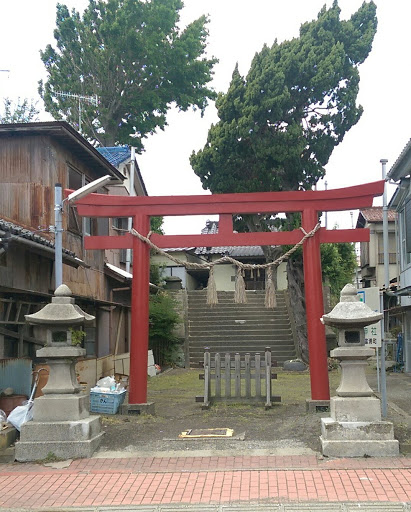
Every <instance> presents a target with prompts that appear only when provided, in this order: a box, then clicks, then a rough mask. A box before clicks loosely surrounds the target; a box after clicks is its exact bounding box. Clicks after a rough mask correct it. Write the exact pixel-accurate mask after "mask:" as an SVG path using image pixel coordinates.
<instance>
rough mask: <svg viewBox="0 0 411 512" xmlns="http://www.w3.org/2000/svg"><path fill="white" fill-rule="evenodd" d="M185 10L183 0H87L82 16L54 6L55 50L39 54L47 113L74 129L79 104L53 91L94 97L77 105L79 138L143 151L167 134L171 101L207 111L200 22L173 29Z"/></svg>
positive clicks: (208, 71)
mask: <svg viewBox="0 0 411 512" xmlns="http://www.w3.org/2000/svg"><path fill="white" fill-rule="evenodd" d="M182 7H183V2H182V1H181V0H146V1H143V0H106V1H103V0H89V5H88V7H87V9H86V10H85V12H84V14H83V16H82V17H81V16H80V14H79V13H78V12H76V10H75V9H73V10H72V11H71V13H70V12H69V10H68V8H67V7H66V6H65V5H62V4H57V20H56V24H57V28H56V29H55V31H54V37H55V39H56V48H54V47H52V46H51V45H48V46H47V48H46V49H45V50H44V51H42V52H41V59H42V61H43V63H44V65H45V67H46V70H47V72H48V79H47V81H46V82H45V83H44V84H43V83H42V82H39V93H40V95H41V96H42V98H43V99H44V103H45V107H46V110H47V111H48V112H50V113H51V114H52V115H53V117H54V118H55V119H65V120H67V121H68V122H69V123H70V124H72V125H73V126H78V101H76V100H74V99H69V98H64V97H61V96H59V95H56V94H55V93H56V92H70V93H73V94H77V95H82V96H95V95H97V96H98V107H95V106H93V105H91V104H89V103H87V102H83V103H82V105H81V107H82V131H83V132H84V135H85V136H86V137H88V138H89V139H90V140H92V141H94V142H96V143H99V144H101V145H103V146H113V145H115V144H116V143H118V142H121V143H123V144H130V145H133V146H136V147H138V149H140V150H142V149H143V144H142V139H144V137H146V136H147V134H150V133H153V132H154V131H155V129H156V128H157V127H160V128H162V129H163V128H164V126H165V125H166V113H167V111H168V109H169V108H170V106H171V104H172V103H173V102H174V103H175V104H176V105H177V106H178V107H179V108H180V109H181V110H187V109H188V108H189V107H190V106H192V107H193V108H199V109H201V110H204V108H205V107H206V106H207V100H208V98H214V97H215V93H214V92H213V91H212V90H211V89H209V88H208V87H207V84H208V82H209V81H210V80H211V77H212V68H213V66H214V64H215V62H216V60H215V59H206V58H205V57H204V51H205V46H206V39H207V35H208V32H207V28H206V25H207V18H206V17H205V16H202V17H200V18H199V19H197V20H196V21H194V22H192V23H191V24H189V25H188V26H187V27H186V28H185V29H184V30H182V31H180V30H179V29H178V22H179V12H180V10H181V9H182Z"/></svg>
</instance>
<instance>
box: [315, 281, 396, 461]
mask: <svg viewBox="0 0 411 512" xmlns="http://www.w3.org/2000/svg"><path fill="white" fill-rule="evenodd" d="M382 317H383V315H382V314H381V313H376V312H374V311H372V310H371V309H370V308H369V307H368V306H367V305H366V304H364V303H363V302H361V301H360V300H359V298H358V296H357V290H356V288H355V287H354V286H353V285H352V284H347V285H346V286H345V287H344V288H343V290H342V291H341V297H340V302H339V303H338V304H337V305H336V306H335V308H334V309H333V310H332V311H331V312H330V313H328V314H327V315H323V317H322V319H321V321H322V322H323V323H324V324H325V325H329V326H330V327H336V328H337V329H338V345H339V347H338V348H336V349H334V350H332V351H331V353H330V355H331V357H335V358H336V359H338V360H339V361H340V364H341V382H340V385H339V387H338V389H337V390H336V393H337V396H335V397H332V398H331V400H330V414H331V417H330V418H322V419H321V437H320V439H321V446H322V452H323V455H326V456H330V457H363V456H365V455H368V456H379V457H382V456H395V455H398V453H399V445H398V441H397V440H395V439H394V434H393V425H392V423H391V422H388V421H381V406H380V401H379V400H378V398H376V397H375V396H374V392H373V390H372V389H371V388H370V386H369V385H368V382H367V379H366V375H365V369H366V367H367V365H368V362H367V361H368V359H369V358H370V357H371V356H372V355H374V350H373V349H372V348H370V347H367V346H365V336H364V327H366V326H367V325H371V324H374V323H376V322H378V321H379V320H381V318H382Z"/></svg>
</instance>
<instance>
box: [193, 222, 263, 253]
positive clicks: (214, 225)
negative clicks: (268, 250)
mask: <svg viewBox="0 0 411 512" xmlns="http://www.w3.org/2000/svg"><path fill="white" fill-rule="evenodd" d="M217 233H218V221H215V220H208V221H207V222H206V226H205V228H203V229H202V230H201V234H202V235H215V234H217ZM195 254H224V255H227V256H231V257H232V258H247V257H253V256H254V257H255V256H260V257H261V256H264V253H263V250H262V249H261V247H260V246H259V245H252V246H247V245H244V246H239V247H231V246H226V247H209V248H207V247H197V249H196V250H195Z"/></svg>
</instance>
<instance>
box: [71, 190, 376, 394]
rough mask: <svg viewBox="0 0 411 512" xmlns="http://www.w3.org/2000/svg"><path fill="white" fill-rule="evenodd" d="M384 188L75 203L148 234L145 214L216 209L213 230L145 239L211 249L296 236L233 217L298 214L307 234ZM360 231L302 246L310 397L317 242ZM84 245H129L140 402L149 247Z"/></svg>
mask: <svg viewBox="0 0 411 512" xmlns="http://www.w3.org/2000/svg"><path fill="white" fill-rule="evenodd" d="M383 191H384V181H377V182H374V183H368V184H364V185H358V186H354V187H348V188H343V189H335V190H323V191H298V192H256V193H245V194H214V195H201V196H160V197H159V196H157V197H138V196H127V197H124V196H113V195H103V194H90V195H89V196H86V197H85V198H83V199H80V200H78V201H77V202H76V204H77V208H78V213H79V214H80V215H83V216H85V217H111V218H114V217H133V219H134V220H133V227H134V229H135V230H136V231H138V232H139V233H140V234H142V235H144V236H147V234H148V232H149V229H150V222H149V220H150V217H151V216H181V215H213V214H219V215H220V222H219V232H218V234H215V235H157V234H153V235H152V236H151V238H150V240H151V241H152V242H153V243H154V244H155V245H157V247H160V248H175V247H192V246H197V247H203V246H204V247H218V246H227V245H231V246H236V245H289V244H295V243H297V242H299V241H300V240H301V238H302V234H301V231H300V230H294V231H289V232H274V233H271V232H269V233H265V232H264V233H260V232H258V233H257V232H255V233H234V232H233V220H232V219H233V215H235V214H248V213H282V212H285V213H287V212H301V213H302V228H303V229H304V230H305V231H306V232H309V231H311V230H312V229H313V228H314V227H315V226H316V224H317V222H318V213H319V212H323V211H343V210H353V209H358V208H366V207H370V206H372V203H373V198H374V197H376V196H379V195H381V194H382V193H383ZM368 240H369V231H368V230H367V229H349V230H339V229H336V230H330V231H328V230H326V229H325V228H321V229H319V230H318V231H317V232H316V233H315V235H314V236H313V237H311V238H308V239H307V240H306V241H305V242H304V244H303V258H304V288H305V299H306V314H307V333H308V347H309V355H310V378H311V397H312V399H313V400H328V399H329V396H330V395H329V384H328V367H327V352H326V342H325V332H324V327H323V325H322V324H321V322H320V318H321V316H322V315H323V312H324V311H323V293H322V275H321V259H320V244H321V243H334V242H358V241H368ZM85 248H86V249H114V248H117V249H123V248H133V251H134V257H133V259H134V268H133V287H132V322H131V330H132V333H131V343H130V387H129V403H130V404H138V403H144V402H146V401H147V376H146V375H147V348H148V290H149V278H148V276H149V247H148V245H147V244H146V243H144V242H143V241H141V240H140V239H139V238H137V237H135V236H132V235H131V234H126V235H124V236H111V237H110V236H90V237H86V238H85Z"/></svg>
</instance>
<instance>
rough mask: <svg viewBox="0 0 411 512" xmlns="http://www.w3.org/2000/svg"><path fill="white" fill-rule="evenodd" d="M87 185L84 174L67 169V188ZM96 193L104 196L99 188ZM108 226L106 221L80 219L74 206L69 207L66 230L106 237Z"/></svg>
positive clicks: (103, 190)
mask: <svg viewBox="0 0 411 512" xmlns="http://www.w3.org/2000/svg"><path fill="white" fill-rule="evenodd" d="M87 183H90V179H89V178H87V177H86V176H85V175H84V174H82V173H81V172H79V171H77V170H76V169H74V168H73V167H71V166H69V167H68V188H70V189H73V190H77V189H79V188H81V187H84V185H87ZM97 192H98V193H99V194H105V193H106V189H104V188H101V189H99V190H98V191H97ZM108 226H109V224H108V219H106V218H98V219H93V218H90V217H80V216H79V215H78V213H77V208H76V207H75V205H70V206H69V221H68V229H69V230H70V231H72V232H73V233H77V234H79V235H85V236H91V235H108V234H109V232H108Z"/></svg>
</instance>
